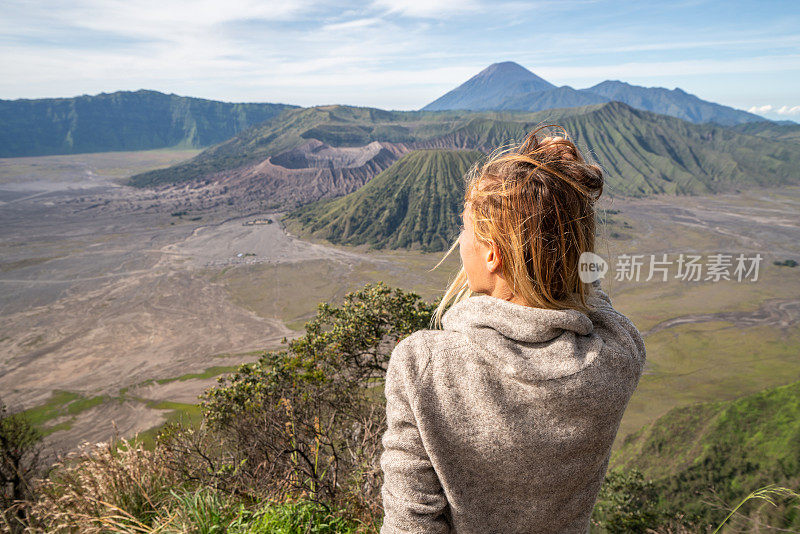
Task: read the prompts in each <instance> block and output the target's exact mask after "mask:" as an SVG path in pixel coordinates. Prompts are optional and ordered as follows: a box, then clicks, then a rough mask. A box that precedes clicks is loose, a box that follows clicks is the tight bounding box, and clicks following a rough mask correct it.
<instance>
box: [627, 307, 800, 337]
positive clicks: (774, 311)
mask: <svg viewBox="0 0 800 534" xmlns="http://www.w3.org/2000/svg"><path fill="white" fill-rule="evenodd" d="M709 321H725V322H730V323H733V325H734V326H736V327H738V328H747V327H751V326H776V327H778V328H788V327H790V326H793V325H796V324H797V323H798V322H800V299H779V300H775V299H772V300H768V301H765V302H764V303H762V305H761V307H760V308H759V309H757V310H755V311H736V312H720V313H696V314H690V315H681V316H679V317H673V318H672V319H667V320H666V321H662V322H660V323H658V324H656V325H655V326H653V328H651V329H650V330H647V331H645V332H642V335H643V336H649V335H651V334H655V333H656V332H660V331H662V330H666V329H668V328H672V327H675V326H679V325H682V324H691V323H705V322H709Z"/></svg>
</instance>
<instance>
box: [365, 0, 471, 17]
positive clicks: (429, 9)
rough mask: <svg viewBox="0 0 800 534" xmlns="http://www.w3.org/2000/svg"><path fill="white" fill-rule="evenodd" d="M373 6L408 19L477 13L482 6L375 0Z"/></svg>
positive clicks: (464, 1) (463, 0) (465, 1)
mask: <svg viewBox="0 0 800 534" xmlns="http://www.w3.org/2000/svg"><path fill="white" fill-rule="evenodd" d="M372 6H373V7H376V8H379V9H385V10H387V11H388V12H389V13H397V14H400V15H405V16H407V17H421V18H422V17H441V16H453V15H459V14H461V13H462V12H464V11H475V10H476V9H478V8H479V7H480V6H479V4H478V2H477V1H476V0H460V1H459V2H453V1H452V0H374V1H373V2H372Z"/></svg>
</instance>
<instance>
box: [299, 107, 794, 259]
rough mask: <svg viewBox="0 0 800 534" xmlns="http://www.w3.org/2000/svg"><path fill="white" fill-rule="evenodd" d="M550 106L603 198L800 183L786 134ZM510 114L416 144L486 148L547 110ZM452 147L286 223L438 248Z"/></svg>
mask: <svg viewBox="0 0 800 534" xmlns="http://www.w3.org/2000/svg"><path fill="white" fill-rule="evenodd" d="M547 113H549V114H551V115H553V116H551V117H550V118H551V119H553V120H556V121H557V122H558V124H561V125H563V126H564V128H565V129H566V131H567V132H568V134H569V135H570V136H571V137H572V138H573V139H575V140H576V144H577V145H578V146H579V147H581V149H582V150H583V152H584V154H585V155H586V156H587V157H588V158H590V159H593V160H595V161H597V162H598V163H599V164H600V165H601V167H602V168H603V170H604V173H605V189H604V191H605V194H607V195H611V196H615V195H629V196H638V197H642V196H649V195H654V194H672V195H688V194H703V193H717V192H723V191H732V190H736V189H739V188H747V187H752V186H774V185H780V184H786V183H799V182H800V151H798V150H796V148H795V145H794V144H793V143H792V142H791V141H781V140H774V139H768V138H766V137H760V136H752V135H744V134H740V133H737V132H736V131H734V130H732V129H730V128H726V127H722V126H717V125H706V124H692V123H689V122H686V121H682V120H680V119H675V118H673V117H667V116H664V115H656V114H654V113H648V112H646V111H639V110H635V109H633V108H631V107H630V106H626V105H625V104H621V103H619V102H612V103H609V104H603V105H600V106H587V107H584V108H573V109H569V110H555V111H554V112H547ZM514 118H515V117H514V116H513V115H511V116H508V115H494V116H491V115H485V114H475V115H473V116H471V117H469V116H468V117H464V118H462V119H461V120H460V121H459V122H457V123H456V124H455V125H454V126H453V127H452V129H451V131H450V132H449V133H447V134H445V135H440V136H438V137H434V138H430V139H428V140H427V141H425V142H424V143H419V145H421V146H432V147H436V148H439V149H441V150H452V149H473V150H478V151H480V152H483V153H485V152H488V151H489V150H491V148H492V147H497V146H500V145H503V144H505V143H507V142H508V140H512V139H513V140H519V139H522V138H523V137H524V136H525V135H526V134H527V133H528V132H529V131H530V130H531V129H533V128H535V127H536V125H537V124H541V123H542V122H543V121H544V120H545V118H546V117H545V115H544V114H530V115H522V116H518V117H517V120H514ZM430 129H432V128H429V130H430ZM411 146H414V145H411ZM587 147H591V150H588V149H587ZM455 154H457V153H451V154H450V155H449V156H447V155H446V152H438V153H431V152H429V153H427V156H423V153H421V152H419V153H412V155H411V156H406V157H405V158H404V159H401V160H400V161H397V162H395V163H394V164H393V165H392V166H391V167H389V168H388V169H387V170H386V171H384V172H383V173H382V174H380V175H379V176H377V177H376V178H373V179H372V182H370V183H369V184H367V185H366V186H364V188H362V189H360V190H358V191H356V192H355V193H353V194H350V195H349V196H346V197H342V198H339V199H336V200H328V201H325V200H323V201H320V202H318V203H316V204H313V205H308V206H306V207H303V208H300V209H299V210H297V211H294V212H292V213H291V214H290V215H289V217H288V219H287V220H288V222H289V224H290V225H292V228H293V229H294V230H295V231H297V232H298V233H301V234H305V235H311V236H314V237H317V238H322V239H326V240H328V241H331V242H334V243H341V244H349V245H360V244H369V245H372V246H374V247H384V248H405V247H417V246H419V247H421V248H423V249H424V250H431V251H433V250H445V249H446V248H447V247H448V243H450V242H451V240H452V239H453V237H454V233H453V231H454V229H455V228H456V227H457V226H458V225H459V224H460V222H459V221H458V214H459V213H460V211H461V208H460V205H459V204H460V202H461V196H462V195H463V180H462V179H461V178H460V176H462V175H463V173H464V172H465V170H466V168H468V165H465V163H466V162H465V161H464V158H465V157H467V159H469V158H472V161H474V160H475V159H477V156H475V155H473V156H465V155H464V154H461V156H460V157H456V156H455ZM434 156H435V157H434Z"/></svg>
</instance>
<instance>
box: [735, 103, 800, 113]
mask: <svg viewBox="0 0 800 534" xmlns="http://www.w3.org/2000/svg"><path fill="white" fill-rule="evenodd" d="M747 111H749V112H750V113H770V112H771V113H777V114H778V115H800V106H781V107H777V106H773V105H771V104H766V105H763V106H753V107H751V108H750V109H748V110H747Z"/></svg>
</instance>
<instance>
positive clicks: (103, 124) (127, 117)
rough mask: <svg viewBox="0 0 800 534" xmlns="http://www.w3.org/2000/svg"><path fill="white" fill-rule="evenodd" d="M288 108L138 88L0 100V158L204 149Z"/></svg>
mask: <svg viewBox="0 0 800 534" xmlns="http://www.w3.org/2000/svg"><path fill="white" fill-rule="evenodd" d="M294 107H296V106H288V105H284V104H232V103H228V102H216V101H213V100H203V99H200V98H188V97H182V96H177V95H166V94H163V93H159V92H156V91H144V90H141V91H136V92H130V91H119V92H116V93H102V94H99V95H95V96H88V95H84V96H79V97H75V98H44V99H36V100H27V99H21V100H0V124H2V125H3V128H2V129H0V157H16V156H40V155H50V154H77V153H82V152H107V151H112V150H147V149H154V148H166V147H174V146H183V147H203V146H209V145H213V144H216V143H219V142H221V141H225V140H226V139H229V138H231V137H233V136H234V135H236V134H237V133H238V132H240V131H242V130H244V129H246V128H248V127H250V126H253V125H255V124H258V123H260V122H263V121H265V120H267V119H269V118H271V117H274V116H276V115H278V114H279V113H281V112H282V111H284V110H286V109H290V108H294Z"/></svg>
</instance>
